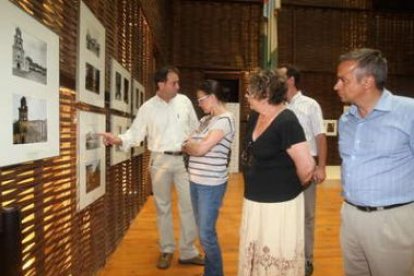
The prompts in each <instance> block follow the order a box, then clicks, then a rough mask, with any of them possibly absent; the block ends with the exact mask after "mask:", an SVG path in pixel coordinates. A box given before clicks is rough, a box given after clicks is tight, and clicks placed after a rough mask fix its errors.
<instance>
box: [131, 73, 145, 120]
mask: <svg viewBox="0 0 414 276" xmlns="http://www.w3.org/2000/svg"><path fill="white" fill-rule="evenodd" d="M144 102H145V88H144V86H143V85H142V84H141V83H139V81H137V80H134V79H132V114H133V115H134V116H136V115H137V113H138V109H139V108H140V107H141V105H142V104H143V103H144Z"/></svg>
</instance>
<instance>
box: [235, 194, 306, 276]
mask: <svg viewBox="0 0 414 276" xmlns="http://www.w3.org/2000/svg"><path fill="white" fill-rule="evenodd" d="M304 249H305V243H304V198H303V193H301V194H299V195H298V196H297V197H296V198H294V199H292V200H289V201H285V202H278V203H263V202H255V201H251V200H248V199H244V202H243V214H242V221H241V226H240V247H239V271H238V275H239V276H279V275H280V276H303V275H305V256H304Z"/></svg>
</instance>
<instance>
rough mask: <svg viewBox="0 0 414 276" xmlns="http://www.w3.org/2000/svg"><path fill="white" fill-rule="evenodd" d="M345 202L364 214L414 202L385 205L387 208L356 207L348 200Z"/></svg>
mask: <svg viewBox="0 0 414 276" xmlns="http://www.w3.org/2000/svg"><path fill="white" fill-rule="evenodd" d="M345 202H346V203H348V204H349V205H352V206H354V207H355V208H357V209H358V210H361V211H364V212H375V211H381V210H388V209H392V208H396V207H400V206H404V205H408V204H411V203H413V202H414V201H410V202H405V203H398V204H392V205H387V206H380V207H372V206H361V205H356V204H353V203H351V202H349V201H348V200H345Z"/></svg>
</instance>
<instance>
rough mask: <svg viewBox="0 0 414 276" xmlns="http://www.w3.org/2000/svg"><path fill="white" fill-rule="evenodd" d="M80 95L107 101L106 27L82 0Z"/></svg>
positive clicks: (97, 103) (94, 102) (89, 100)
mask: <svg viewBox="0 0 414 276" xmlns="http://www.w3.org/2000/svg"><path fill="white" fill-rule="evenodd" d="M76 75H77V76H76V90H77V93H76V97H77V98H76V99H77V100H78V101H81V102H84V103H87V104H91V105H95V106H98V107H104V105H105V28H104V26H103V25H102V24H101V22H100V21H99V20H98V19H97V18H96V17H95V15H94V14H93V13H92V11H91V10H90V9H89V8H88V7H87V6H86V5H85V3H83V1H80V10H79V30H78V60H77V71H76Z"/></svg>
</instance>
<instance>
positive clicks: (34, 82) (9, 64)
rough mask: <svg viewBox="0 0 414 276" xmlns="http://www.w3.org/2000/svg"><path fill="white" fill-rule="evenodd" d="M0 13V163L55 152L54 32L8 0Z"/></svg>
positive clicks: (56, 88)
mask: <svg viewBox="0 0 414 276" xmlns="http://www.w3.org/2000/svg"><path fill="white" fill-rule="evenodd" d="M1 13H2V15H1V17H0V37H1V38H2V40H3V41H2V43H0V56H1V62H0V91H1V93H0V118H1V119H2V124H1V125H0V152H1V154H0V167H3V166H7V165H12V164H18V163H22V162H26V161H32V160H36V159H42V158H47V157H52V156H57V155H59V140H60V139H59V36H58V35H57V34H55V33H54V32H53V31H51V30H50V29H49V28H47V27H46V26H45V25H43V24H42V23H40V22H39V21H37V20H36V19H34V18H33V17H31V16H30V15H29V14H27V13H26V12H24V11H23V10H22V9H20V8H19V7H17V6H16V5H15V4H13V3H11V2H9V1H2V2H1Z"/></svg>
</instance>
